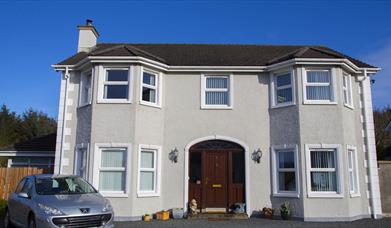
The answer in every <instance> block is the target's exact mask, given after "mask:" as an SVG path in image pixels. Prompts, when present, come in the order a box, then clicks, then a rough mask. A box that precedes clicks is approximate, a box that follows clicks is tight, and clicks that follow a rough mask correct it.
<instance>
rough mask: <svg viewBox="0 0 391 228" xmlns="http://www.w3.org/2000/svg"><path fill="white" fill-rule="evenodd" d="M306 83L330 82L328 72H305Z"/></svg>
mask: <svg viewBox="0 0 391 228" xmlns="http://www.w3.org/2000/svg"><path fill="white" fill-rule="evenodd" d="M307 82H330V72H329V71H307Z"/></svg>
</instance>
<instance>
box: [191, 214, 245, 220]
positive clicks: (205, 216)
mask: <svg viewBox="0 0 391 228" xmlns="http://www.w3.org/2000/svg"><path fill="white" fill-rule="evenodd" d="M187 219H207V220H209V221H225V220H238V219H248V216H247V214H233V213H200V214H196V215H191V216H190V215H189V216H188V217H187Z"/></svg>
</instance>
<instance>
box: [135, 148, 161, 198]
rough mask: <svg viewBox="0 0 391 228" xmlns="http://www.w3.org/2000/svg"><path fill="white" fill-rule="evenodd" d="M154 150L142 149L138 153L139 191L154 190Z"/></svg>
mask: <svg viewBox="0 0 391 228" xmlns="http://www.w3.org/2000/svg"><path fill="white" fill-rule="evenodd" d="M156 153H157V151H156V150H142V151H141V153H140V171H139V172H140V174H139V175H140V184H139V185H140V187H139V190H140V191H146V192H152V191H155V189H156V188H155V185H156Z"/></svg>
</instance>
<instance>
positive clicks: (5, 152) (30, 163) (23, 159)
mask: <svg viewBox="0 0 391 228" xmlns="http://www.w3.org/2000/svg"><path fill="white" fill-rule="evenodd" d="M55 150H56V134H49V135H44V136H41V137H37V138H34V139H31V140H27V141H22V142H19V143H15V144H13V145H10V146H7V147H4V148H0V160H1V161H2V162H1V163H2V165H3V166H5V167H36V168H42V169H45V170H47V171H48V172H52V171H53V168H54V155H55Z"/></svg>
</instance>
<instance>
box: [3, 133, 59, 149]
mask: <svg viewBox="0 0 391 228" xmlns="http://www.w3.org/2000/svg"><path fill="white" fill-rule="evenodd" d="M55 150H56V134H50V135H45V136H41V137H38V138H34V139H31V140H27V141H24V142H20V143H15V144H13V145H10V146H7V147H4V148H0V151H53V152H54V151H55Z"/></svg>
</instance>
